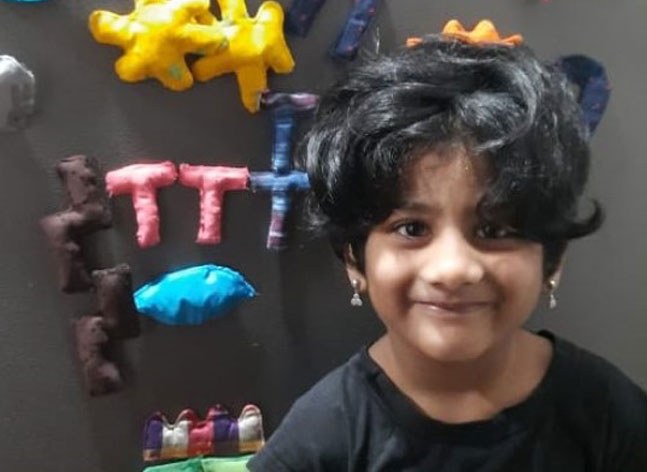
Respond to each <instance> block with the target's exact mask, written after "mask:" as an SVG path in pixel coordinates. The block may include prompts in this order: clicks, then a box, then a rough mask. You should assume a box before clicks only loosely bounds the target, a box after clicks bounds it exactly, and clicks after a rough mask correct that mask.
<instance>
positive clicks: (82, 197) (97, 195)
mask: <svg viewBox="0 0 647 472" xmlns="http://www.w3.org/2000/svg"><path fill="white" fill-rule="evenodd" d="M56 174H57V175H58V177H59V179H60V180H61V182H62V183H63V186H64V189H65V196H66V200H67V204H68V205H69V207H70V208H71V209H72V210H76V211H79V212H81V213H83V214H84V215H86V216H87V217H88V219H89V220H91V221H93V222H94V223H95V224H96V226H97V229H106V228H109V227H110V226H111V224H112V214H111V212H110V207H109V205H108V199H107V196H106V193H105V191H104V188H103V182H102V181H101V179H100V178H99V174H100V173H99V165H98V163H97V161H96V160H95V159H92V158H90V157H88V156H85V155H82V154H78V155H74V156H70V157H66V158H64V159H61V160H60V161H59V163H58V164H57V165H56Z"/></svg>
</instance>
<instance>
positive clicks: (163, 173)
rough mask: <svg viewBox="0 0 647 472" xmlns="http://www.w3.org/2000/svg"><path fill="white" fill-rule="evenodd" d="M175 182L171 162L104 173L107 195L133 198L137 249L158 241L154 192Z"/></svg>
mask: <svg viewBox="0 0 647 472" xmlns="http://www.w3.org/2000/svg"><path fill="white" fill-rule="evenodd" d="M176 179H177V170H176V169H175V164H173V163H172V162H170V161H165V162H157V163H152V164H132V165H129V166H126V167H122V168H120V169H116V170H113V171H110V172H108V173H107V174H106V188H107V190H108V194H109V195H110V196H114V195H124V194H130V195H131V196H132V200H133V207H134V209H135V217H136V219H137V244H139V247H142V248H146V247H151V246H155V245H156V244H158V243H159V242H160V234H159V210H158V208H157V199H156V193H157V189H158V188H159V187H166V186H169V185H171V184H173V182H175V180H176Z"/></svg>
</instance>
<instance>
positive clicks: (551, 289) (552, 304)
mask: <svg viewBox="0 0 647 472" xmlns="http://www.w3.org/2000/svg"><path fill="white" fill-rule="evenodd" d="M555 290H557V282H556V281H555V279H550V280H549V281H548V308H550V309H551V310H554V309H555V308H556V307H557V297H555Z"/></svg>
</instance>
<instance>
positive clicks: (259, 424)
mask: <svg viewBox="0 0 647 472" xmlns="http://www.w3.org/2000/svg"><path fill="white" fill-rule="evenodd" d="M263 444H265V437H264V435H263V417H262V415H261V410H260V409H259V408H258V407H257V406H255V405H246V406H245V407H244V408H243V410H242V412H241V413H240V416H239V417H238V418H235V417H234V416H232V415H231V414H230V413H229V411H228V410H227V409H225V408H224V407H222V406H220V405H216V406H215V407H213V408H210V409H209V411H208V412H207V416H206V418H205V419H199V418H198V416H197V415H196V413H195V412H194V411H193V410H188V409H187V410H184V411H182V412H181V413H180V414H179V415H178V417H177V419H176V420H175V423H173V424H170V423H169V422H168V420H167V419H166V417H165V416H164V415H163V414H162V413H160V412H156V413H153V414H152V415H151V416H150V417H149V418H148V420H146V426H145V428H144V454H143V456H144V461H145V462H153V461H161V460H169V459H188V458H191V457H197V456H236V455H240V454H251V453H255V452H257V451H258V450H259V449H260V448H261V447H262V446H263Z"/></svg>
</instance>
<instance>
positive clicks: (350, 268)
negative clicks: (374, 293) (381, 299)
mask: <svg viewBox="0 0 647 472" xmlns="http://www.w3.org/2000/svg"><path fill="white" fill-rule="evenodd" d="M344 264H345V265H346V273H347V274H348V281H349V282H350V283H351V285H352V284H353V280H357V281H358V283H359V286H358V287H357V289H358V291H360V292H363V291H364V290H366V277H364V274H363V273H362V271H360V270H359V268H358V267H357V260H356V259H355V256H354V255H353V249H352V248H351V246H350V244H348V245H347V246H346V249H344Z"/></svg>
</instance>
